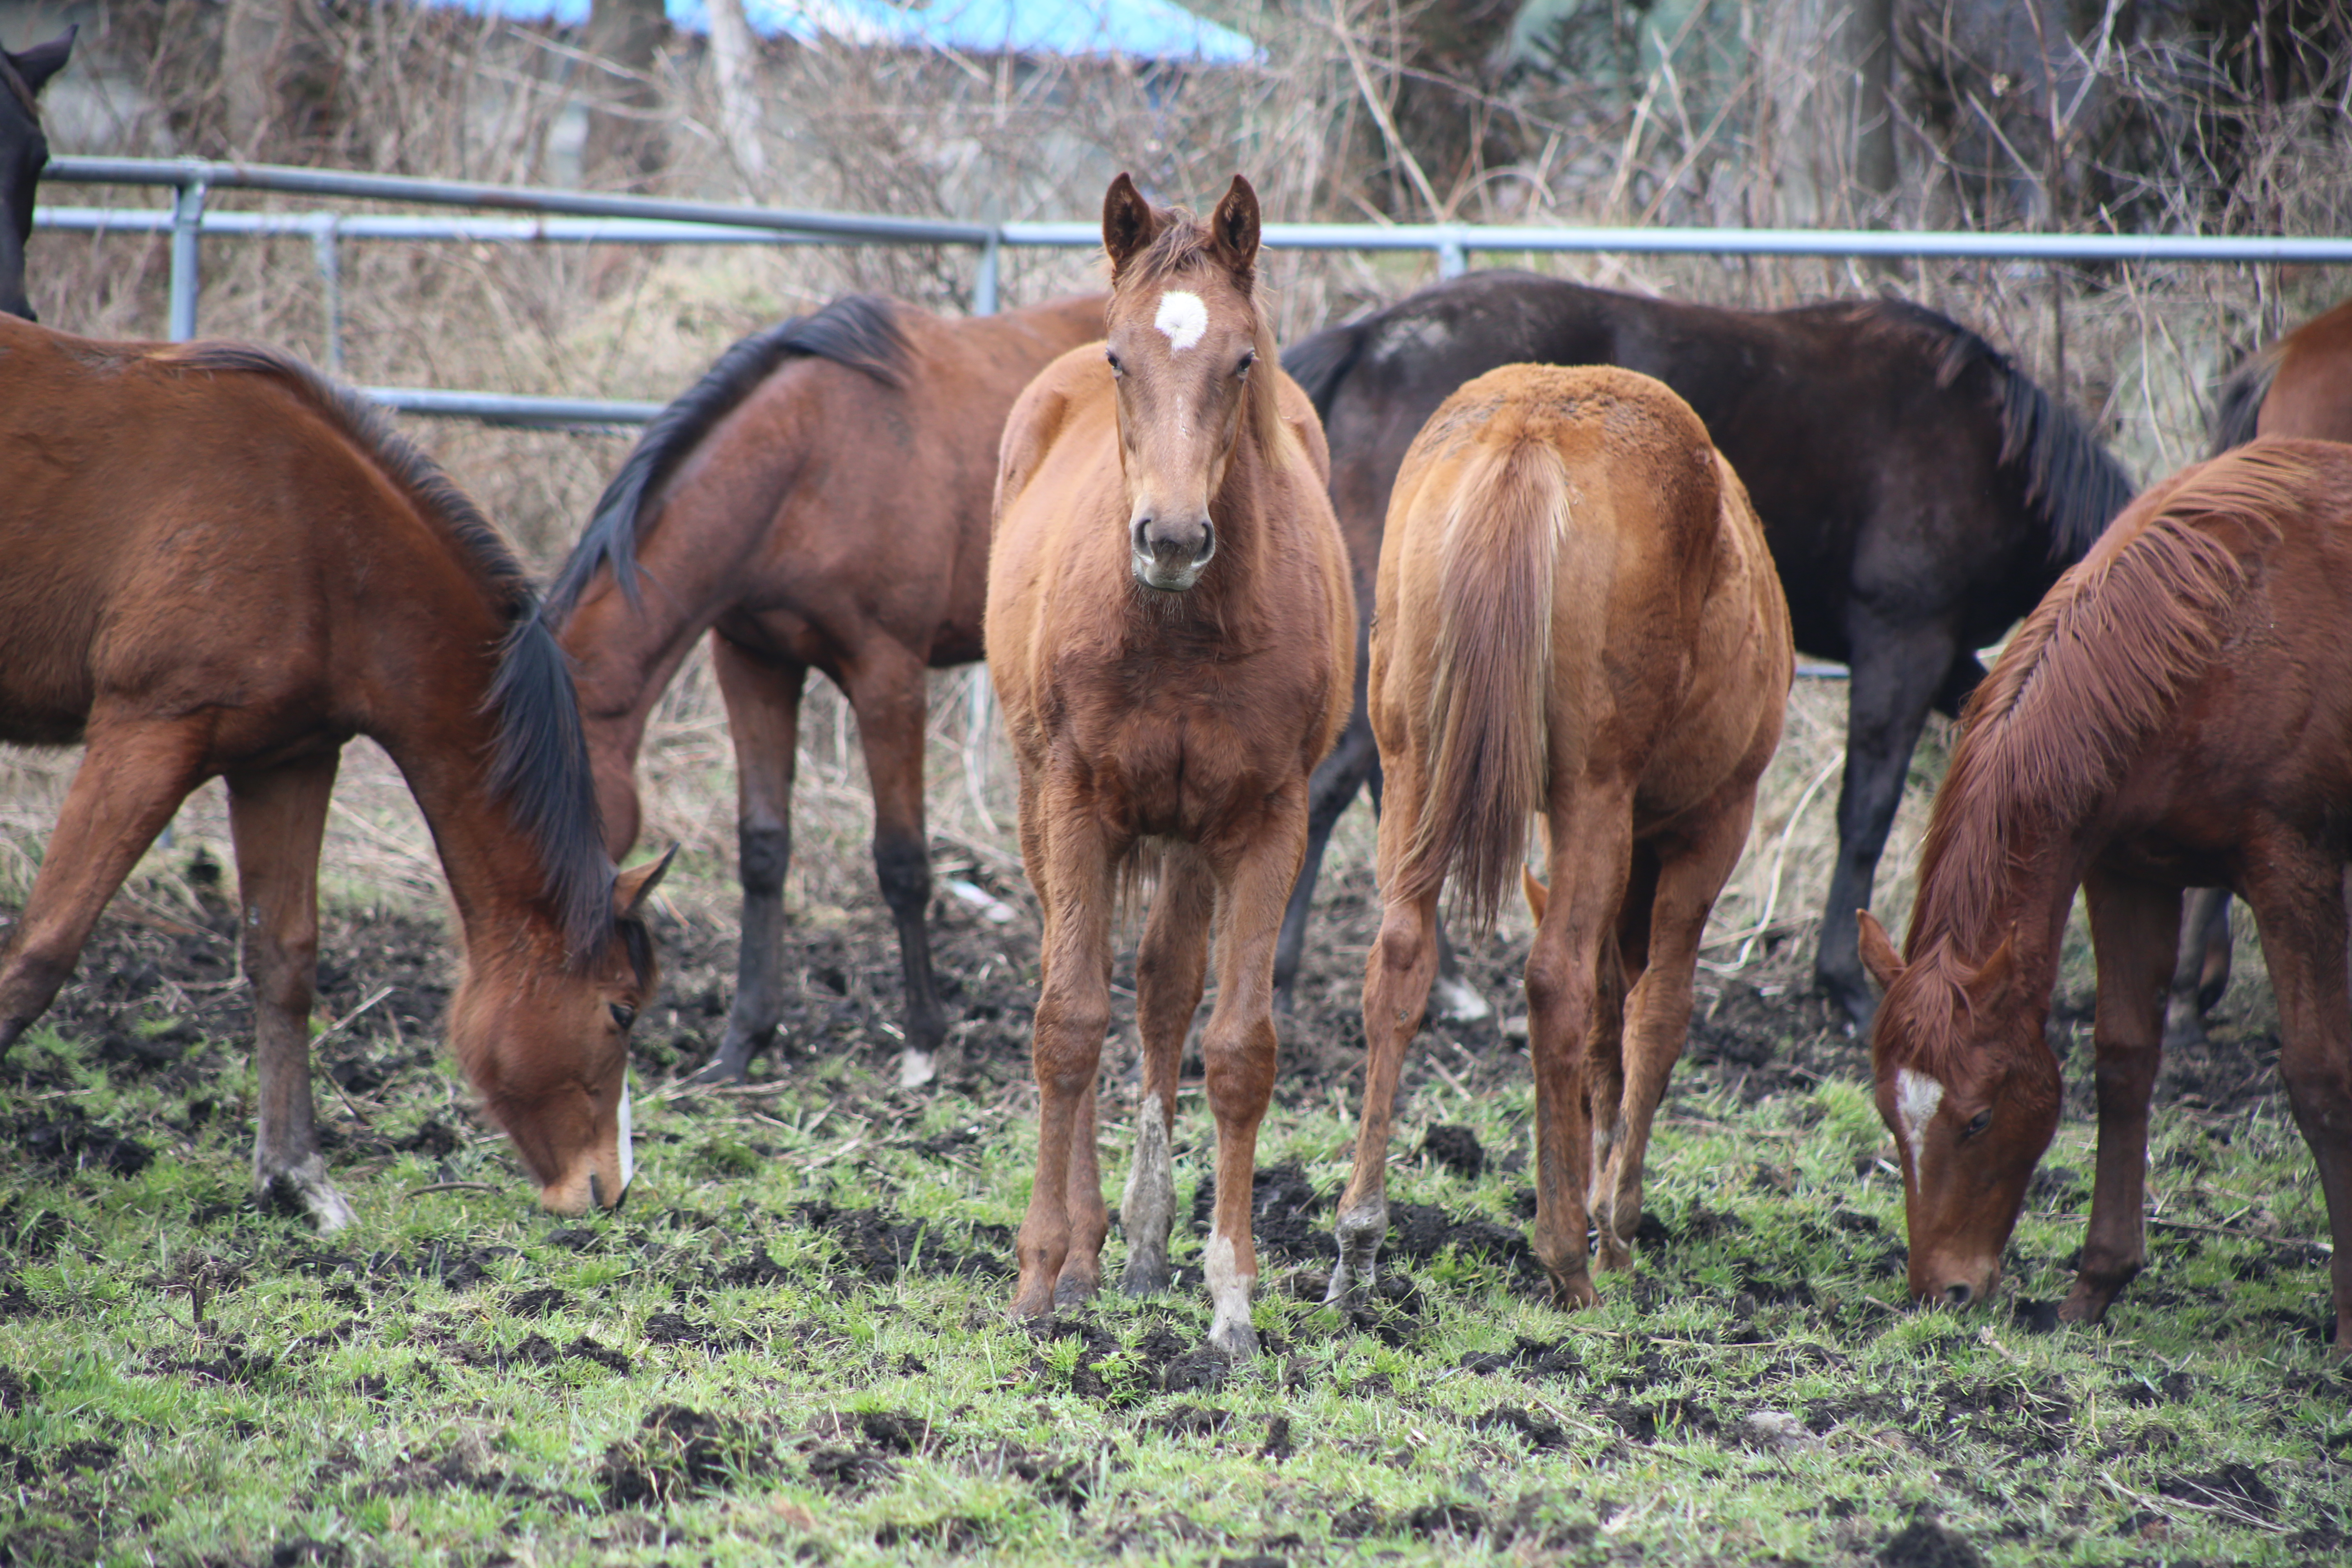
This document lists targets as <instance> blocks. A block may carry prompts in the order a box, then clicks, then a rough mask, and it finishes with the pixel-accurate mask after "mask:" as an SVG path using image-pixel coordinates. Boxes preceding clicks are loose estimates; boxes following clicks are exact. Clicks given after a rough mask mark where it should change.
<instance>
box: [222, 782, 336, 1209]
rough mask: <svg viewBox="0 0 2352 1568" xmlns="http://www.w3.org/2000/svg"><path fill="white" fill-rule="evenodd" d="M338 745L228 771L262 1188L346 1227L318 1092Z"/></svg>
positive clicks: (256, 1175)
mask: <svg viewBox="0 0 2352 1568" xmlns="http://www.w3.org/2000/svg"><path fill="white" fill-rule="evenodd" d="M336 761H337V758H336V753H334V752H328V753H327V754H326V755H325V756H323V757H319V758H314V759H310V760H306V761H304V762H300V763H291V764H289V765H287V766H284V767H277V768H270V769H268V770H265V771H263V772H259V773H231V774H230V775H229V777H228V811H229V831H230V833H231V834H232V835H233V836H234V837H236V883H237V901H238V904H239V906H240V910H241V913H240V916H239V919H238V921H237V930H238V935H239V941H240V943H241V951H242V952H243V953H244V956H245V974H246V979H247V981H248V982H249V983H250V984H252V986H253V1030H254V1044H255V1055H256V1059H257V1064H258V1068H259V1077H260V1079H261V1105H260V1117H259V1121H260V1127H259V1130H258V1132H257V1136H256V1138H255V1141H254V1145H253V1191H254V1196H255V1197H256V1198H257V1199H259V1200H260V1201H261V1202H262V1203H263V1204H265V1205H268V1204H273V1203H275V1204H279V1205H284V1206H285V1207H287V1208H290V1209H294V1210H296V1211H298V1212H299V1213H302V1214H305V1215H310V1219H311V1220H312V1221H313V1222H314V1223H315V1224H316V1225H317V1226H318V1227H319V1228H320V1230H325V1231H334V1230H341V1228H342V1227H343V1226H346V1225H349V1224H350V1223H351V1220H352V1208H351V1205H349V1204H347V1203H345V1202H344V1201H343V1196H342V1194H341V1193H338V1192H337V1191H335V1189H334V1186H333V1185H332V1184H331V1183H330V1182H329V1181H328V1180H327V1163H326V1161H325V1160H324V1159H323V1158H322V1157H321V1156H320V1152H319V1129H318V1124H317V1121H316V1120H315V1111H314V1110H313V1108H312V1105H311V1100H310V1004H311V987H312V984H313V977H314V976H315V974H316V973H317V970H318V963H319V842H320V837H321V836H322V835H323V834H324V833H325V832H326V827H327V802H328V799H329V797H330V796H331V795H332V794H333V793H334V787H335V764H336Z"/></svg>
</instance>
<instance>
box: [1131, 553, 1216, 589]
mask: <svg viewBox="0 0 2352 1568" xmlns="http://www.w3.org/2000/svg"><path fill="white" fill-rule="evenodd" d="M1208 565H1209V563H1207V562H1206V561H1192V562H1187V563H1184V564H1183V565H1181V566H1177V567H1173V568H1170V567H1163V566H1161V565H1160V563H1159V562H1157V561H1155V560H1153V559H1151V558H1150V557H1149V556H1143V555H1139V556H1137V557H1136V558H1135V561H1134V566H1133V570H1134V573H1135V581H1136V585H1137V586H1139V587H1142V588H1149V589H1150V590H1151V591H1152V592H1153V593H1155V594H1181V593H1183V592H1184V591H1186V590H1187V589H1189V588H1191V587H1192V584H1195V583H1197V582H1199V581H1200V580H1201V574H1202V572H1204V571H1206V570H1208Z"/></svg>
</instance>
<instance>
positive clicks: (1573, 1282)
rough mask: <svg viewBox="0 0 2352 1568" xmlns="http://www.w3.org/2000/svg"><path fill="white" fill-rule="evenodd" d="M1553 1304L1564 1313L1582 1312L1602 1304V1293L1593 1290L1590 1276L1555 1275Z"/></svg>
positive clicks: (1552, 1291) (1552, 1290)
mask: <svg viewBox="0 0 2352 1568" xmlns="http://www.w3.org/2000/svg"><path fill="white" fill-rule="evenodd" d="M1551 1304H1552V1305H1553V1306H1555V1307H1557V1308H1559V1310H1561V1311H1563V1312H1574V1311H1580V1310H1582V1309H1584V1308H1586V1307H1597V1306H1599V1305H1600V1304H1601V1292H1600V1291H1598V1290H1596V1289H1593V1288H1592V1276H1591V1275H1590V1274H1570V1275H1567V1276H1560V1275H1554V1276H1553V1277H1552V1282H1551Z"/></svg>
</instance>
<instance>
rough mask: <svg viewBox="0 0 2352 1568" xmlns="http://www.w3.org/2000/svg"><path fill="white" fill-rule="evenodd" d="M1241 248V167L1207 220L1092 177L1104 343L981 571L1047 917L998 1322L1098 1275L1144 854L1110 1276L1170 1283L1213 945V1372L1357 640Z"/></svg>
mask: <svg viewBox="0 0 2352 1568" xmlns="http://www.w3.org/2000/svg"><path fill="white" fill-rule="evenodd" d="M1257 242H1258V210H1257V198H1256V196H1255V194H1253V193H1252V192H1251V190H1250V187H1249V184H1248V183H1247V182H1246V181H1244V180H1242V179H1240V178H1239V177H1238V176H1236V177H1235V179H1234V184H1233V187H1232V189H1231V190H1229V191H1228V192H1227V193H1226V195H1225V197H1224V199H1223V201H1222V202H1221V203H1220V204H1219V205H1218V206H1217V210H1216V212H1215V214H1214V215H1213V216H1212V217H1211V219H1210V221H1209V222H1208V223H1207V224H1206V225H1202V224H1200V223H1198V222H1195V221H1194V220H1193V219H1192V217H1191V216H1190V215H1188V214H1185V213H1183V212H1181V211H1168V210H1160V209H1155V208H1153V207H1151V206H1150V205H1147V204H1146V203H1145V201H1144V199H1143V197H1142V196H1141V195H1139V193H1138V192H1137V191H1136V188H1135V186H1134V184H1133V183H1132V182H1131V181H1129V179H1128V177H1127V176H1126V175H1124V174H1121V175H1120V176H1119V177H1118V180H1117V181H1116V182H1115V183H1114V184H1112V185H1111V187H1110V191H1109V194H1108V196H1107V197H1106V198H1105V200H1104V204H1103V243H1104V246H1105V247H1106V248H1107V249H1108V251H1109V253H1110V258H1111V262H1112V267H1113V276H1112V294H1111V302H1110V307H1109V310H1108V321H1107V328H1108V331H1107V336H1108V342H1107V343H1104V344H1096V345H1093V346H1090V347H1087V348H1083V349H1075V350H1072V351H1071V352H1070V353H1066V354H1065V355H1063V356H1062V357H1061V358H1060V359H1058V360H1056V361H1055V362H1054V363H1052V364H1051V365H1049V366H1047V367H1046V368H1045V371H1044V372H1043V373H1042V374H1040V375H1039V376H1038V377H1037V379H1036V380H1035V381H1034V382H1032V383H1031V384H1030V385H1029V389H1028V390H1027V391H1026V392H1024V393H1023V394H1022V395H1021V400H1020V401H1019V402H1018V403H1017V404H1015V405H1013V414H1012V416H1011V418H1010V419H1009V420H1008V421H1007V423H1006V425H1005V429H1004V447H1003V458H1002V461H1001V463H1000V465H999V467H998V471H997V504H996V533H995V539H994V542H993V544H992V549H991V552H990V556H989V574H988V620H987V630H988V666H989V673H990V675H991V677H992V679H993V680H994V682H995V686H996V690H997V695H998V697H999V699H1000V700H1001V701H1002V702H1003V709H1004V718H1005V723H1006V727H1007V728H1008V730H1009V731H1011V734H1012V738H1013V751H1014V754H1015V759H1016V761H1017V763H1018V764H1019V768H1020V775H1021V849H1022V858H1023V860H1024V864H1025V866H1026V867H1027V869H1028V873H1029V879H1030V880H1031V882H1032V883H1034V885H1035V887H1036V889H1037V898H1038V901H1039V903H1040V904H1041V905H1042V906H1043V907H1044V912H1045V941H1044V945H1043V967H1044V976H1043V982H1042V984H1041V985H1040V987H1039V992H1038V998H1037V1015H1036V1032H1035V1042H1034V1050H1035V1059H1036V1071H1037V1087H1038V1133H1037V1177H1036V1184H1035V1186H1034V1188H1033V1189H1032V1190H1031V1193H1030V1196H1029V1210H1028V1214H1027V1215H1026V1216H1025V1217H1024V1219H1023V1221H1022V1225H1021V1234H1020V1237H1019V1240H1018V1247H1019V1253H1020V1263H1021V1279H1020V1284H1019V1286H1018V1288H1017V1293H1016V1294H1015V1296H1014V1298H1013V1311H1014V1312H1015V1313H1016V1314H1018V1315H1020V1316H1023V1317H1038V1316H1042V1315H1044V1314H1045V1313H1047V1312H1050V1311H1052V1310H1054V1308H1055V1305H1056V1304H1057V1303H1061V1302H1069V1301H1074V1300H1080V1299H1082V1298H1084V1297H1085V1296H1087V1295H1088V1294H1091V1293H1092V1291H1093V1290H1094V1289H1095V1288H1096V1285H1097V1281H1098V1279H1099V1278H1100V1269H1101V1265H1100V1261H1099V1258H1100V1253H1101V1250H1102V1243H1103V1237H1104V1235H1105V1233H1106V1231H1107V1229H1108V1224H1109V1215H1108V1211H1107V1210H1106V1208H1105V1206H1104V1204H1103V1199H1102V1189H1101V1177H1100V1175H1099V1173H1098V1171H1097V1163H1096V1162H1097V1154H1096V1148H1095V1075H1096V1069H1097V1066H1098V1065H1099V1063H1100V1060H1101V1054H1102V1043H1103V1036H1104V1032H1105V1030H1106V1029H1107V1028H1108V1026H1109V1020H1110V973H1111V934H1112V932H1111V927H1112V911H1113V907H1114V904H1115V902H1116V896H1117V893H1118V888H1119V886H1120V884H1121V881H1122V879H1132V878H1135V877H1138V876H1139V875H1140V874H1142V873H1143V872H1145V871H1147V870H1148V869H1149V868H1151V867H1152V866H1153V865H1154V864H1155V863H1156V866H1157V869H1158V872H1159V886H1158V889H1157V891H1156V893H1155V895H1154V897H1153V899H1152V901H1151V908H1150V916H1149V917H1148V919H1147V921H1146V923H1145V928H1144V932H1143V941H1142V945H1141V947H1140V948H1139V951H1138V952H1137V954H1136V963H1135V970H1136V1016H1137V1022H1138V1025H1139V1029H1140V1032H1141V1035H1142V1039H1143V1101H1142V1104H1141V1105H1140V1106H1139V1109H1138V1113H1137V1116H1136V1152H1135V1163H1134V1167H1133V1169H1132V1171H1131V1173H1130V1174H1129V1179H1128V1184H1127V1191H1126V1197H1125V1200H1124V1203H1123V1205H1122V1219H1123V1221H1124V1224H1125V1228H1126V1232H1127V1238H1128V1258H1127V1268H1126V1275H1125V1279H1124V1285H1125V1288H1126V1289H1127V1290H1128V1292H1129V1294H1144V1293H1147V1292H1150V1291H1152V1290H1157V1289H1161V1288H1162V1287H1164V1286H1165V1285H1167V1283H1168V1281H1169V1271H1168V1233H1169V1227H1170V1225H1171V1221H1172V1219H1173V1217H1174V1208H1175V1184H1174V1174H1173V1171H1172V1168H1171V1157H1170V1137H1171V1126H1172V1122H1173V1120H1174V1116H1175V1104H1176V1073H1177V1065H1178V1060H1179V1058H1180V1055H1181V1051H1182V1048H1183V1044H1184V1036H1185V1033H1186V1031H1187V1029H1188V1028H1189V1027H1190V1026H1191V1024H1192V1014H1193V1010H1194V1008H1195V1007H1196V1006H1197V1005H1199V1003H1200V999H1201V991H1202V980H1203V977H1204V975H1205V973H1206V969H1207V963H1208V958H1209V952H1210V938H1211V935H1212V933H1213V934H1214V936H1215V942H1216V958H1217V1003H1216V1008H1215V1011H1214V1013H1213V1016H1211V1018H1210V1020H1209V1024H1208V1027H1207V1030H1206V1032H1205V1034H1204V1035H1203V1037H1202V1056H1203V1058H1204V1059H1205V1061H1206V1064H1207V1069H1208V1073H1207V1076H1208V1090H1209V1104H1210V1107H1211V1109H1212V1110H1213V1111H1214V1112H1215V1114H1216V1120H1217V1167H1216V1173H1217V1200H1216V1209H1215V1215H1214V1220H1213V1229H1212V1233H1211V1236H1210V1238H1209V1244H1208V1247H1207V1251H1206V1255H1205V1258H1204V1264H1205V1271H1206V1273H1207V1275H1208V1281H1209V1290H1210V1294H1211V1296H1212V1298H1213V1301H1214V1305H1215V1309H1216V1311H1215V1319H1214V1321H1213V1323H1212V1325H1211V1328H1210V1332H1209V1338H1210V1342H1211V1343H1212V1344H1213V1345H1215V1346H1217V1347H1218V1348H1220V1349H1221V1350H1223V1351H1224V1352H1226V1353H1227V1354H1228V1355H1232V1356H1241V1355H1246V1354H1249V1353H1251V1352H1254V1351H1255V1349H1256V1345H1257V1335H1256V1332H1255V1330H1254V1329H1253V1328H1252V1326H1251V1323H1250V1295H1251V1292H1252V1289H1253V1288H1254V1287H1255V1282H1256V1277H1257V1257H1256V1252H1255V1248H1254V1247H1253V1246H1252V1244H1251V1237H1250V1215H1251V1185H1252V1182H1251V1178H1252V1166H1253V1164H1254V1163H1255V1152H1256V1145H1257V1128H1258V1122H1259V1121H1260V1119H1261V1118H1263V1117H1264V1115H1265V1107H1266V1101H1267V1099H1268V1097H1269V1096H1270V1095H1271V1093H1272V1091H1273V1088H1274V1065H1275V1035H1274V1008H1273V1001H1274V942H1275V934H1276V931H1277V929H1278V928H1279V926H1280V924H1281V921H1282V910H1283V905H1284V902H1285V900H1286V899H1287V898H1288V896H1289V893H1290V887H1291V883H1292V882H1293V880H1294V879H1296V878H1297V874H1298V867H1299V862H1300V859H1301V858H1302V856H1303V854H1304V851H1305V847H1306V843H1307V775H1308V774H1309V773H1311V772H1312V771H1313V769H1314V766H1315V764H1316V763H1318V761H1320V760H1321V759H1322V756H1323V754H1324V752H1327V751H1328V750H1329V749H1330V745H1331V741H1332V738H1333V737H1334V736H1335V735H1336V734H1338V732H1339V725H1340V724H1341V723H1342V722H1343V721H1345V720H1346V718H1347V712H1348V702H1349V689H1350V687H1351V685H1352V684H1353V678H1354V668H1353V664H1354V659H1353V649H1354V645H1355V619H1354V613H1353V605H1352V602H1351V600H1350V596H1349V591H1348V581H1347V557H1346V551H1345V548H1344V546H1343V545H1342V544H1341V542H1340V539H1339V526H1338V524H1337V523H1336V522H1334V521H1333V520H1332V517H1331V509H1330V503H1329V502H1328V501H1327V500H1325V499H1324V487H1325V485H1326V483H1327V482H1328V458H1327V457H1326V455H1325V453H1324V450H1323V444H1322V431H1321V427H1320V426H1318V424H1317V423H1316V419H1315V413H1314V409H1313V408H1312V406H1311V405H1308V403H1307V399H1306V396H1305V395H1304V394H1302V393H1301V392H1300V391H1299V390H1298V389H1297V386H1295V385H1294V384H1291V382H1290V381H1289V380H1288V378H1286V377H1285V376H1284V375H1283V374H1282V370H1281V367H1280V365H1279V364H1277V363H1276V359H1275V355H1274V345H1273V335H1272V332H1271V331H1270V330H1269V329H1268V327H1267V325H1266V322H1265V315H1264V313H1263V312H1262V311H1261V310H1259V308H1258V305H1257V303H1256V300H1255V298H1254V295H1253V288H1252V285H1253V282H1254V278H1255V258H1256V254H1257Z"/></svg>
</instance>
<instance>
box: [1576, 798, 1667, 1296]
mask: <svg viewBox="0 0 2352 1568" xmlns="http://www.w3.org/2000/svg"><path fill="white" fill-rule="evenodd" d="M1657 889H1658V856H1657V851H1656V849H1655V848H1654V847H1652V846H1650V845H1647V844H1636V845H1634V846H1633V865H1632V868H1631V871H1630V873H1629V874H1628V876H1627V878H1626V879H1625V897H1624V901H1623V902H1622V904H1621V905H1620V906H1619V908H1618V911H1617V930H1616V933H1615V937H1614V940H1612V941H1608V942H1602V943H1601V951H1600V952H1599V954H1598V955H1597V957H1596V962H1595V963H1594V965H1593V988H1592V1026H1591V1028H1590V1029H1589V1030H1587V1031H1586V1033H1585V1044H1584V1101H1585V1106H1586V1110H1587V1113H1588V1114H1589V1115H1590V1116H1591V1119H1592V1184H1591V1193H1590V1196H1589V1197H1588V1199H1587V1201H1588V1203H1589V1204H1590V1205H1591V1214H1590V1217H1591V1224H1592V1230H1593V1241H1594V1248H1593V1250H1594V1254H1595V1256H1594V1261H1595V1262H1596V1263H1598V1264H1599V1265H1600V1267H1601V1268H1608V1269H1624V1268H1632V1267H1633V1252H1632V1250H1631V1248H1630V1247H1628V1245H1627V1243H1628V1242H1629V1241H1630V1240H1631V1238H1632V1237H1633V1232H1634V1231H1635V1230H1636V1229H1637V1228H1638V1227H1639V1226H1640V1225H1641V1220H1642V1216H1641V1215H1638V1214H1634V1215H1625V1216H1624V1217H1623V1221H1622V1224H1621V1223H1619V1221H1618V1219H1617V1217H1616V1216H1615V1215H1614V1214H1613V1213H1612V1210H1613V1209H1614V1206H1615V1205H1616V1201H1617V1184H1616V1183H1617V1161H1616V1158H1615V1155H1616V1153H1617V1151H1618V1150H1619V1149H1620V1148H1622V1146H1623V1142H1624V1134H1625V1000H1626V997H1627V996H1628V995H1629V994H1631V993H1632V991H1633V987H1634V986H1635V985H1636V984H1639V983H1640V981H1641V978H1642V972H1643V969H1644V968H1645V967H1646V966H1647V965H1648V963H1649V962H1650V957H1649V955H1650V910H1651V905H1652V903H1653V902H1654V900H1655V899H1656V897H1657Z"/></svg>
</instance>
